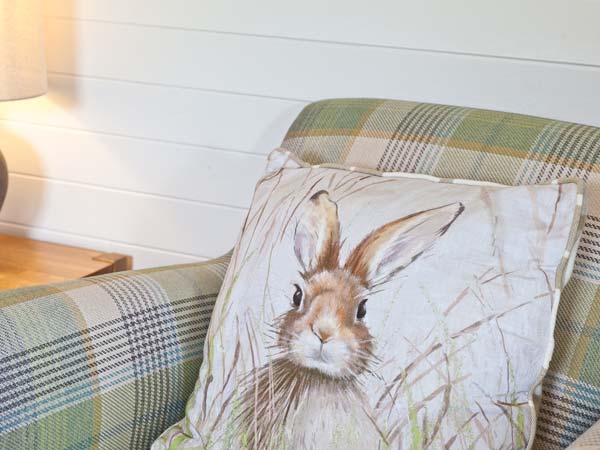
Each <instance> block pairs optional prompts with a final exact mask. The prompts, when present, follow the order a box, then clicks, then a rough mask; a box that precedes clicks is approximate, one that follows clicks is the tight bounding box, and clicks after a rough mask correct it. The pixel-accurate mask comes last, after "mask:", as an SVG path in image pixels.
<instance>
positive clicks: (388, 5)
mask: <svg viewBox="0 0 600 450" xmlns="http://www.w3.org/2000/svg"><path fill="white" fill-rule="evenodd" d="M47 14H49V15H52V16H62V17H77V18H84V19H92V20H102V21H116V22H128V23H138V24H149V25H159V26H170V27H185V28H196V29H209V30H218V31H227V32H237V33H249V34H261V35H270V36H285V37H290V38H303V39H316V40H327V41H341V42H354V43H365V44H372V45H386V46H398V47H409V48H419V49H429V50H436V51H446V52H460V53H477V54H488V55H497V56H504V57H514V58H529V59H537V60H539V59H543V60H552V61H567V62H576V63H582V64H596V65H600V52H598V47H599V45H600V27H598V23H597V20H598V17H599V16H600V2H598V1H593V0H573V1H569V2H565V1H558V0H552V1H550V2H549V1H547V0H546V1H544V0H531V1H527V2H523V1H521V0H505V1H502V2H493V1H481V0H467V1H461V2H449V1H447V0H428V1H426V2H414V1H408V0H404V1H403V0H374V1H371V2H369V3H368V4H367V3H365V2H363V1H359V0H329V1H327V2H323V1H320V0H305V1H302V2H282V1H279V0H257V1H253V2H241V1H236V0H203V1H193V0H172V1H170V2H164V1H162V0H128V1H122V0H103V1H98V0H48V1H47Z"/></svg>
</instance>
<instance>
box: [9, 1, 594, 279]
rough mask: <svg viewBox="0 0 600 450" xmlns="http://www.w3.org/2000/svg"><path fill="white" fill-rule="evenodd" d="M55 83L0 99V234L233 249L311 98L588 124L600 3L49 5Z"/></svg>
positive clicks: (123, 248) (156, 248)
mask: <svg viewBox="0 0 600 450" xmlns="http://www.w3.org/2000/svg"><path fill="white" fill-rule="evenodd" d="M46 2H47V4H46V16H47V41H48V66H49V71H50V93H49V94H48V95H47V96H45V97H42V98H38V99H33V100H27V101H23V102H17V103H10V104H8V103H7V104H0V147H1V148H2V150H3V152H4V154H5V156H6V158H7V160H8V163H9V167H10V170H11V180H10V181H11V186H10V191H9V196H8V199H7V202H6V205H5V207H4V208H3V209H2V211H1V212H0V231H4V232H10V233H14V234H26V235H30V236H33V237H36V238H41V239H47V240H52V241H57V242H63V243H69V244H74V245H80V246H85V247H90V248H97V249H101V250H111V251H120V252H124V253H128V254H132V255H134V259H135V265H136V267H147V266H154V265H159V264H170V263H176V262H187V261H192V260H197V259H204V258H208V257H213V256H217V255H219V254H222V253H224V252H225V251H227V250H228V249H229V248H230V247H231V245H232V244H233V241H234V240H235V236H236V234H237V231H238V228H239V226H240V224H241V222H242V220H243V217H244V214H245V211H246V207H247V206H248V204H249V201H250V197H251V193H252V188H253V185H254V183H255V181H256V179H257V178H258V177H259V175H260V173H261V171H262V168H263V164H264V155H265V154H266V153H268V152H269V150H270V149H272V148H273V147H275V146H277V145H278V144H279V142H280V141H281V138H282V136H283V134H284V133H285V130H286V129H287V127H288V126H289V124H290V123H291V121H292V120H293V118H294V117H295V115H296V114H297V113H298V112H299V111H300V109H301V108H302V107H303V106H304V105H305V104H306V103H307V102H309V101H311V100H316V99H320V98H326V97H341V96H349V97H362V96H368V97H387V98H399V99H407V100H420V101H430V102H439V103H447V104H458V105H465V106H475V107H484V108H492V109H500V110H509V111H515V112H521V113H527V114H536V115H542V116H550V117H555V118H559V119H564V120H570V121H576V122H582V123H588V124H593V125H600V27H598V26H597V19H598V17H600V0H574V1H571V2H559V1H557V0H556V1H555V0H551V1H548V0H544V1H541V0H530V1H528V2H522V1H521V0H506V1H504V2H492V1H489V0H485V1H481V0H467V1H463V2H448V1H447V0H428V1H425V2H416V1H412V2H408V1H405V0H402V1H399V0H395V1H391V0H373V1H371V2H363V1H357V0H330V1H328V2H323V1H322V0H304V1H302V2H283V1H281V0H255V1H254V2H245V1H242V0H237V1H235V2H234V1H231V0H220V1H216V0H171V1H169V2H166V1H164V0H127V1H122V0H46Z"/></svg>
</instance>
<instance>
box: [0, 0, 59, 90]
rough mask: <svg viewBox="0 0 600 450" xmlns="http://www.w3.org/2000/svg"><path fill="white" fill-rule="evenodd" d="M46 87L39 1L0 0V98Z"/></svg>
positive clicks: (40, 5) (45, 88)
mask: <svg viewBox="0 0 600 450" xmlns="http://www.w3.org/2000/svg"><path fill="white" fill-rule="evenodd" d="M47 90H48V79H47V75H46V55H45V52H44V29H43V23H42V4H41V1H40V0H0V101H1V100H18V99H23V98H29V97H35V96H37V95H42V94H45V93H46V91H47Z"/></svg>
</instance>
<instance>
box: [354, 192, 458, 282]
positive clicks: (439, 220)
mask: <svg viewBox="0 0 600 450" xmlns="http://www.w3.org/2000/svg"><path fill="white" fill-rule="evenodd" d="M463 210H464V206H463V205H462V203H452V204H450V205H446V206H442V207H439V208H435V209H430V210H427V211H421V212H418V213H415V214H411V215H409V216H406V217H403V218H401V219H398V220H396V221H394V222H390V223H388V224H386V225H384V226H382V227H380V228H378V229H377V230H375V231H373V232H371V233H370V234H369V235H368V236H367V237H366V238H364V239H363V241H362V242H361V243H360V244H359V245H358V246H357V247H356V248H355V249H354V250H353V251H352V253H351V254H350V256H349V258H348V261H347V262H346V268H347V269H348V270H350V271H351V272H352V273H353V274H354V275H355V276H357V277H358V278H359V279H360V280H361V281H362V282H363V284H365V285H366V286H368V287H373V286H376V285H378V284H381V283H385V282H386V281H388V280H389V279H390V278H391V277H392V276H393V275H395V274H396V273H397V272H399V271H400V270H402V269H404V268H405V267H406V266H408V265H409V264H410V263H411V262H413V261H414V260H415V259H417V258H418V257H419V256H420V255H421V254H422V253H423V252H424V251H425V250H427V249H428V248H430V247H431V246H432V245H433V243H434V242H435V241H436V239H438V238H439V237H440V236H441V235H443V234H444V233H445V232H446V231H447V230H448V228H449V227H450V225H452V223H453V222H454V221H455V220H456V218H457V217H458V216H459V215H460V214H461V213H462V212H463Z"/></svg>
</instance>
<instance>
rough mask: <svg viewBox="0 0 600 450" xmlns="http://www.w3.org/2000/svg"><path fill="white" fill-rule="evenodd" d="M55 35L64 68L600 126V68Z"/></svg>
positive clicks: (106, 31)
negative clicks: (487, 110)
mask: <svg viewBox="0 0 600 450" xmlns="http://www.w3.org/2000/svg"><path fill="white" fill-rule="evenodd" d="M70 27H73V28H70ZM48 36H49V42H50V43H51V45H50V46H49V53H48V64H49V68H50V70H53V71H56V72H65V73H78V74H83V75H87V76H92V77H108V78H116V79H125V80H132V81H139V82H144V83H155V84H168V85H179V86H189V87H194V88H201V89H212V90H219V91H235V92H243V93H247V94H254V95H261V96H276V97H287V98H298V99H307V100H316V99H321V98H329V97H381V98H399V99H407V100H416V101H429V102H438V103H448V104H457V105H463V106H473V107H481V108H490V109H499V110H505V111H515V112H520V113H524V114H533V115H541V116H551V117H554V118H558V119H563V120H568V121H574V122H582V123H588V124H592V125H600V89H598V86H599V85H600V68H585V67H578V66H567V65H557V64H548V63H537V62H528V61H515V60H502V59H497V58H483V57H473V56H463V55H448V54H434V53H423V52H418V51H407V50H396V49H386V48H372V47H361V46H348V45H337V44H326V43H314V42H303V41H291V40H281V39H269V38H262V37H251V36H238V35H224V34H218V33H210V32H193V31H186V30H177V29H166V28H141V27H135V26H129V25H119V24H109V23H100V22H80V21H74V22H73V21H65V20H62V19H48ZM73 36H76V39H74V38H73ZM182 68H185V69H183V70H182ZM207 68H209V69H208V70H207ZM582 93H585V94H584V95H582ZM156 95H157V96H159V94H156ZM149 101H151V100H150V98H149ZM224 101H225V100H224ZM257 101H258V103H259V104H261V105H262V102H261V101H260V100H257ZM227 102H228V104H229V105H232V108H235V103H234V100H232V99H230V98H229V99H227ZM282 108H283V109H285V108H287V104H282ZM257 110H261V107H260V106H257ZM232 114H235V112H234V111H232ZM282 114H283V115H285V112H282ZM166 120H167V121H168V119H166ZM215 120H219V119H218V118H216V117H215ZM253 124H254V126H256V127H258V128H261V127H263V128H264V127H265V126H266V125H267V124H266V122H265V123H264V124H259V123H256V122H253ZM219 126H220V127H224V128H226V127H227V123H221V122H219ZM282 128H285V126H282ZM213 142H214V141H213ZM271 142H273V141H271Z"/></svg>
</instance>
